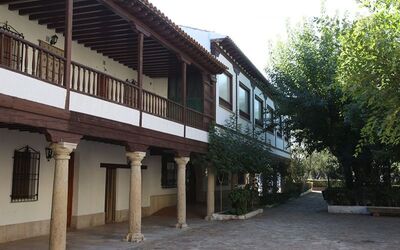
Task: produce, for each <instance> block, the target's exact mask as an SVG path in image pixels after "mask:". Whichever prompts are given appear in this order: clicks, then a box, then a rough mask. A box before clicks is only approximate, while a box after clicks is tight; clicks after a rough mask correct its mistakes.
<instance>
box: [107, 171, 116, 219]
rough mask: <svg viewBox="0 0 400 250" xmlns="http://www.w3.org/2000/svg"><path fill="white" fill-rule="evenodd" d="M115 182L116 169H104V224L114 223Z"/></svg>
mask: <svg viewBox="0 0 400 250" xmlns="http://www.w3.org/2000/svg"><path fill="white" fill-rule="evenodd" d="M116 180H117V169H116V168H106V197H105V206H104V207H105V220H106V223H114V222H115V203H116Z"/></svg>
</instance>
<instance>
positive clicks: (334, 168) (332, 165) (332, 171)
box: [289, 144, 341, 182]
mask: <svg viewBox="0 0 400 250" xmlns="http://www.w3.org/2000/svg"><path fill="white" fill-rule="evenodd" d="M289 176H291V177H292V179H293V181H294V182H305V181H306V180H307V179H321V178H324V179H326V178H340V177H341V173H340V168H339V162H338V160H337V158H336V157H335V156H334V155H333V154H331V153H330V151H329V150H328V149H325V150H322V151H320V152H317V151H314V152H311V153H309V152H307V151H306V150H305V149H304V147H302V146H299V145H297V144H295V145H293V146H292V161H291V164H290V168H289Z"/></svg>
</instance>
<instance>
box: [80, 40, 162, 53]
mask: <svg viewBox="0 0 400 250" xmlns="http://www.w3.org/2000/svg"><path fill="white" fill-rule="evenodd" d="M85 46H86V47H90V48H91V49H95V50H98V49H107V48H110V47H112V48H113V49H116V48H118V49H120V48H121V49H126V48H134V49H136V48H137V43H136V41H135V40H134V39H125V40H122V41H117V40H110V41H105V42H102V41H97V42H96V44H93V43H85ZM143 47H144V48H145V53H146V51H149V50H150V51H151V50H154V49H157V50H165V51H166V49H164V48H163V47H161V46H160V45H159V44H146V45H144V46H143Z"/></svg>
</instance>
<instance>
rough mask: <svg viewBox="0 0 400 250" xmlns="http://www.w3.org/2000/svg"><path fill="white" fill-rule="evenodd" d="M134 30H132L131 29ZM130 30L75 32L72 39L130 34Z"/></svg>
mask: <svg viewBox="0 0 400 250" xmlns="http://www.w3.org/2000/svg"><path fill="white" fill-rule="evenodd" d="M130 32H132V31H130ZM130 32H120V31H110V32H107V33H105V32H103V33H95V34H93V33H88V34H79V35H77V34H74V33H72V39H74V40H82V39H103V38H107V37H111V36H117V35H124V34H129V33H130Z"/></svg>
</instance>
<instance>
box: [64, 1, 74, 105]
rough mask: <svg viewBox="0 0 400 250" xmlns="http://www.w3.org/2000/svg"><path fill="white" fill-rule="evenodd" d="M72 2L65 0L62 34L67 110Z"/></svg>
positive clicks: (69, 81)
mask: <svg viewBox="0 0 400 250" xmlns="http://www.w3.org/2000/svg"><path fill="white" fill-rule="evenodd" d="M73 11H74V1H73V0H65V34H64V39H65V41H64V58H65V65H64V86H65V89H66V90H67V95H66V98H65V109H66V110H69V99H70V88H71V52H72V51H71V48H72V16H73Z"/></svg>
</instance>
